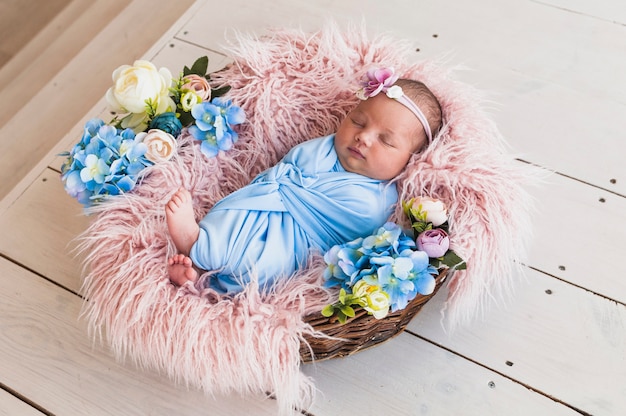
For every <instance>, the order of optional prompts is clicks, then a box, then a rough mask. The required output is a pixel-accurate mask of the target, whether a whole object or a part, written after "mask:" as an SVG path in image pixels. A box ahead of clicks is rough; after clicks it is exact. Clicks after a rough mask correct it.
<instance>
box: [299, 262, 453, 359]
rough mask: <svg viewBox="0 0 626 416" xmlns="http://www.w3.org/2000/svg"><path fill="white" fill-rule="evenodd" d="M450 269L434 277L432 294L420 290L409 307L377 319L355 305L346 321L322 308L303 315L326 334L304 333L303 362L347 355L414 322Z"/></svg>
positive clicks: (305, 319) (374, 343)
mask: <svg viewBox="0 0 626 416" xmlns="http://www.w3.org/2000/svg"><path fill="white" fill-rule="evenodd" d="M447 274H448V269H443V270H441V271H440V272H439V275H438V276H437V277H436V278H435V289H434V290H433V293H431V294H430V295H420V294H418V295H417V296H416V297H415V298H414V299H413V300H412V301H411V302H409V304H408V305H407V306H406V308H404V309H401V310H398V311H396V312H393V313H390V314H388V315H387V316H386V317H385V318H383V319H376V318H374V317H373V316H372V315H369V314H368V313H367V311H366V310H365V309H363V308H358V309H356V314H355V316H354V317H353V318H351V319H350V320H348V321H347V322H346V323H345V324H342V323H341V322H339V320H338V319H337V318H336V317H334V316H333V317H330V318H327V317H325V316H323V315H322V314H321V312H316V313H312V314H309V315H306V316H305V317H304V321H305V322H306V323H308V324H310V325H311V326H312V327H313V329H315V330H316V331H318V332H322V333H324V334H325V335H327V337H313V336H310V335H304V336H303V337H304V341H305V342H302V343H300V358H301V360H302V362H305V363H306V362H312V361H322V360H327V359H331V358H340V357H345V356H348V355H351V354H354V353H356V352H359V351H363V350H365V349H367V348H371V347H373V346H375V345H377V344H380V343H381V342H384V341H387V340H389V339H391V338H393V337H395V336H396V335H398V334H400V333H401V332H402V331H404V329H405V328H406V326H407V325H408V324H409V322H411V320H412V319H413V317H414V316H415V315H417V313H418V312H419V311H420V310H421V309H422V306H424V305H425V304H426V302H428V301H429V300H430V299H431V298H432V297H433V296H435V294H436V293H437V292H438V291H439V289H440V288H441V286H442V285H443V283H444V281H445V280H446V277H447Z"/></svg>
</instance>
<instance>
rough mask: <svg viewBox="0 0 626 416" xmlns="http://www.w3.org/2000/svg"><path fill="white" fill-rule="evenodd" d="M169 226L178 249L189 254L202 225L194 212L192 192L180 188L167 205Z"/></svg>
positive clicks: (166, 212) (166, 216)
mask: <svg viewBox="0 0 626 416" xmlns="http://www.w3.org/2000/svg"><path fill="white" fill-rule="evenodd" d="M165 218H166V219H167V228H168V230H169V232H170V235H171V236H172V240H173V241H174V245H175V246H176V249H177V250H178V251H179V252H180V253H183V254H184V255H186V256H188V255H189V252H190V251H191V247H192V246H193V245H194V243H195V242H196V240H197V239H198V235H199V234H200V227H198V224H197V223H196V219H195V217H194V214H193V205H192V201H191V194H190V193H189V191H187V190H186V189H184V188H180V189H179V190H178V191H176V193H175V194H174V195H172V198H171V199H170V201H169V202H168V203H167V204H166V205H165Z"/></svg>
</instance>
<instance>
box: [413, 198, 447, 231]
mask: <svg viewBox="0 0 626 416" xmlns="http://www.w3.org/2000/svg"><path fill="white" fill-rule="evenodd" d="M413 206H414V207H419V209H420V211H422V212H425V213H426V221H428V222H431V223H432V224H433V227H439V226H440V225H441V224H443V223H444V222H446V221H448V210H447V209H446V206H445V205H444V203H443V202H441V201H440V200H438V199H433V198H429V197H426V196H423V197H418V198H415V201H414V202H413Z"/></svg>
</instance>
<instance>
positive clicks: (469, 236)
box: [80, 24, 530, 414]
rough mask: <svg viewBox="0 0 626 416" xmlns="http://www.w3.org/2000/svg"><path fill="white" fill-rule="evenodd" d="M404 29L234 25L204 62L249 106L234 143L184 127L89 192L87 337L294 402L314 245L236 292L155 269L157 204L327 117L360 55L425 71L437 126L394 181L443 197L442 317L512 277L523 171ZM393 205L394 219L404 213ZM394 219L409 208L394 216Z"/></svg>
mask: <svg viewBox="0 0 626 416" xmlns="http://www.w3.org/2000/svg"><path fill="white" fill-rule="evenodd" d="M411 49H412V48H411V47H410V45H409V44H408V43H406V42H403V41H400V40H398V39H394V38H391V37H387V36H377V37H374V38H372V39H369V38H368V36H367V34H366V32H365V29H364V28H360V29H356V30H354V29H351V30H349V31H346V32H342V31H341V30H339V29H338V28H337V26H335V25H332V24H331V25H328V26H327V27H325V28H324V29H323V30H321V31H319V32H317V33H304V32H301V31H299V30H291V29H290V30H276V31H274V32H272V33H271V35H270V36H266V37H263V38H256V37H254V36H245V35H239V36H238V37H237V39H236V41H235V42H234V43H233V44H232V45H231V46H230V48H229V51H230V53H231V54H232V57H233V59H234V64H233V65H231V66H229V67H228V68H226V69H225V70H223V71H221V72H219V73H217V74H215V75H213V81H214V82H215V84H216V86H217V85H221V84H228V85H231V86H232V90H231V91H230V92H229V94H228V97H229V98H230V99H232V100H233V101H234V103H235V104H237V105H239V106H241V107H242V108H243V109H244V110H245V112H246V115H247V117H248V121H247V122H246V124H245V125H243V128H242V129H241V130H240V139H239V141H238V142H237V143H236V145H235V147H234V149H232V150H231V151H229V152H227V153H225V154H220V155H219V156H218V157H217V158H214V159H207V158H205V157H204V156H203V155H202V154H201V153H200V151H199V147H198V145H196V144H194V143H193V142H192V140H191V139H190V138H189V137H186V136H182V137H180V138H179V140H180V143H181V144H182V146H181V147H180V151H179V154H178V155H177V156H176V157H175V158H173V159H172V160H170V161H169V162H166V163H162V164H158V165H155V166H153V167H150V168H149V169H148V170H147V171H146V172H147V173H146V175H145V177H144V179H143V181H142V183H141V184H140V185H139V186H137V187H136V188H135V190H133V191H132V192H131V193H129V194H127V195H124V196H120V197H115V198H111V199H110V200H108V201H107V202H106V203H103V204H101V205H99V206H96V207H94V208H93V209H92V213H93V214H96V216H95V219H94V221H93V223H92V225H91V226H90V227H89V229H88V230H87V231H86V232H85V233H84V234H83V235H82V236H81V237H80V241H81V245H80V249H81V250H82V252H83V253H85V258H86V260H85V267H86V268H85V270H86V271H87V274H86V276H85V278H84V285H83V291H84V294H85V296H86V299H87V301H86V302H85V304H84V313H85V315H86V316H87V318H88V320H89V325H90V328H91V329H92V330H93V334H94V336H104V337H105V338H106V340H108V342H109V343H110V345H111V346H112V348H113V350H114V352H115V354H116V356H117V357H118V358H119V359H125V358H130V359H131V360H133V361H134V362H136V363H137V364H139V365H141V366H145V367H149V368H152V369H156V370H159V371H162V372H165V373H167V374H168V375H169V376H170V377H171V378H172V379H174V380H175V381H177V382H180V383H184V384H187V385H190V386H194V387H197V388H200V389H202V390H204V391H206V392H207V393H232V392H238V393H241V394H249V393H261V394H263V393H266V392H272V393H273V394H275V396H276V398H277V400H278V403H279V407H280V411H281V413H282V414H289V413H290V412H291V411H292V409H294V408H301V409H305V408H307V407H308V405H309V404H310V401H311V399H312V398H313V393H314V390H315V389H314V386H313V383H312V381H311V380H310V379H308V378H307V377H306V376H304V375H303V374H302V373H301V372H300V370H299V365H300V356H299V345H300V339H301V335H302V333H305V332H307V333H310V332H311V331H312V329H311V328H310V327H309V326H308V325H306V324H305V323H304V322H303V321H302V315H303V314H305V313H306V312H311V311H316V310H319V309H320V308H321V306H322V305H324V304H326V303H327V302H328V293H327V292H325V291H324V290H322V289H321V287H320V286H321V276H322V273H323V269H324V264H323V261H321V259H320V258H319V257H316V258H313V259H312V262H311V263H310V265H309V267H308V268H307V269H306V270H302V271H300V272H298V273H296V274H295V275H294V276H292V278H291V279H288V280H286V281H285V282H284V283H283V284H281V285H280V286H279V287H275V288H274V289H273V290H272V291H270V292H266V291H262V290H258V287H257V286H256V285H255V284H251V285H250V286H249V287H248V288H247V289H246V290H245V292H243V293H241V294H240V295H238V296H236V297H235V298H234V299H220V298H219V297H218V296H217V295H216V294H215V293H214V292H211V291H210V290H206V289H204V290H200V289H198V288H196V287H192V286H191V285H189V286H186V287H183V288H180V289H179V288H176V287H174V286H173V285H172V284H170V282H169V280H168V276H167V265H166V260H167V257H168V256H170V255H172V254H174V250H175V249H174V246H173V243H172V242H171V240H170V239H169V236H168V233H167V228H166V224H165V216H164V205H165V203H166V202H167V201H168V200H169V197H170V195H171V194H172V193H173V192H174V191H175V190H176V189H178V188H179V187H180V186H184V187H186V188H188V189H190V190H191V192H192V194H193V196H194V200H195V207H196V217H197V219H200V218H201V217H202V216H203V215H204V214H205V213H206V211H207V210H208V209H209V208H210V207H211V206H212V205H213V204H214V203H215V202H216V201H218V200H219V199H220V198H222V197H223V196H225V195H227V194H229V193H230V192H232V191H234V190H235V189H238V188H240V187H242V186H243V185H245V184H247V183H248V182H249V181H250V179H251V178H252V177H254V176H255V175H256V174H258V173H259V172H261V171H262V170H264V169H265V168H267V167H268V166H271V165H273V164H274V163H276V162H277V161H278V160H279V159H280V158H281V157H282V156H283V155H284V154H285V153H286V152H287V151H288V150H289V149H290V148H291V147H292V146H294V145H295V144H297V143H300V142H301V141H303V140H307V139H310V138H313V137H317V136H322V135H326V134H329V133H332V132H334V131H335V129H336V128H337V126H338V125H339V123H340V121H341V119H342V118H343V117H344V116H345V115H346V114H347V113H348V112H349V111H350V110H351V109H352V108H353V107H354V106H355V105H356V104H357V98H355V96H354V91H355V89H356V88H357V83H358V81H359V80H360V79H361V77H362V76H363V75H364V73H365V72H366V71H367V69H368V68H369V67H371V66H378V65H384V66H393V67H394V68H395V69H396V71H397V72H399V73H400V74H401V75H402V76H403V77H409V78H415V79H419V80H421V81H423V82H424V83H425V84H426V85H428V86H429V87H430V88H431V89H432V90H433V92H434V93H435V95H436V96H437V97H438V99H439V101H440V102H441V105H442V108H443V114H444V121H445V126H444V128H443V130H442V131H441V132H440V134H439V136H438V137H437V138H436V139H435V140H434V144H433V145H431V146H430V147H429V148H428V150H426V151H425V152H424V153H422V154H420V155H418V156H415V157H414V158H413V159H412V160H411V162H410V165H409V166H408V168H407V169H406V172H405V173H404V174H403V175H402V177H400V178H399V179H398V181H397V186H398V189H399V191H400V197H401V198H402V199H403V200H407V199H410V198H411V197H414V196H419V195H428V196H432V197H436V198H438V199H441V200H443V201H444V202H445V203H446V204H447V206H448V207H449V214H450V216H451V220H450V231H451V239H452V249H453V250H455V251H456V252H457V253H458V254H459V255H461V256H462V257H463V258H464V259H466V261H467V264H468V269H467V271H462V272H456V273H454V275H453V276H452V278H451V279H450V280H449V283H448V285H449V299H448V301H447V311H446V314H447V317H448V319H449V322H450V323H451V325H456V324H459V323H463V322H465V321H466V320H467V319H469V318H471V317H473V316H475V315H476V314H477V313H478V312H480V311H481V310H482V308H483V307H484V306H485V305H486V304H487V302H488V301H489V300H491V299H502V298H503V296H505V295H506V294H507V292H508V291H509V288H510V287H511V281H512V276H513V268H515V267H516V266H515V265H516V264H519V263H520V261H521V260H523V258H524V254H525V252H524V247H525V240H526V237H527V236H528V230H529V229H530V227H529V226H528V225H529V219H528V207H529V197H528V194H527V193H526V192H525V191H524V188H523V184H524V182H525V181H526V180H527V177H528V171H527V170H526V169H525V168H523V166H522V164H520V163H516V162H514V161H513V159H512V157H511V156H510V155H508V154H507V153H506V152H505V148H504V142H503V139H502V138H501V136H500V134H499V132H498V130H497V128H496V127H495V126H494V123H493V122H492V121H491V120H490V119H489V117H488V116H487V115H486V114H485V113H484V112H483V110H482V109H481V105H482V104H481V98H480V96H479V94H477V93H476V91H474V90H473V89H472V88H470V87H468V86H467V85H463V84H462V83H459V82H457V81H455V80H453V79H452V77H451V74H450V71H449V70H446V69H445V68H444V67H443V66H442V65H440V64H438V63H436V62H418V63H415V62H413V55H414V52H412V50H411ZM402 217H403V215H402V212H401V208H400V207H398V209H397V211H396V213H395V214H394V216H393V218H392V220H395V221H402V222H404V220H403V219H402ZM405 224H406V223H405Z"/></svg>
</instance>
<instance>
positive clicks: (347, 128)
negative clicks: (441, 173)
mask: <svg viewBox="0 0 626 416" xmlns="http://www.w3.org/2000/svg"><path fill="white" fill-rule="evenodd" d="M368 78H369V82H368V83H367V84H366V85H365V86H364V88H363V89H361V90H359V92H358V93H357V95H359V98H361V99H362V101H361V102H360V103H359V105H358V106H357V107H356V108H355V109H354V110H353V111H351V112H350V114H348V116H347V117H346V118H345V119H344V120H343V121H342V123H341V125H340V126H339V129H338V130H337V134H336V135H335V149H336V151H337V156H338V157H339V161H340V163H341V165H342V166H343V167H344V169H346V170H347V171H348V172H353V173H359V174H361V175H364V176H368V177H370V178H374V179H380V180H391V179H393V178H395V177H396V176H398V175H399V174H400V173H401V172H402V170H403V169H404V167H405V166H406V165H407V163H408V162H409V160H410V159H411V156H412V155H413V154H414V153H417V152H420V151H421V150H422V149H424V147H426V146H427V145H428V144H429V143H430V142H431V141H432V138H434V137H435V135H436V133H437V131H438V130H439V129H440V127H441V122H442V114H441V107H440V105H439V102H438V101H437V98H436V97H435V96H434V94H433V93H432V92H431V91H430V90H429V89H428V88H427V87H426V86H425V85H424V84H423V83H421V82H419V81H414V80H409V79H397V77H394V76H393V70H386V69H384V70H377V71H370V72H369V73H368ZM422 123H424V124H422Z"/></svg>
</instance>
